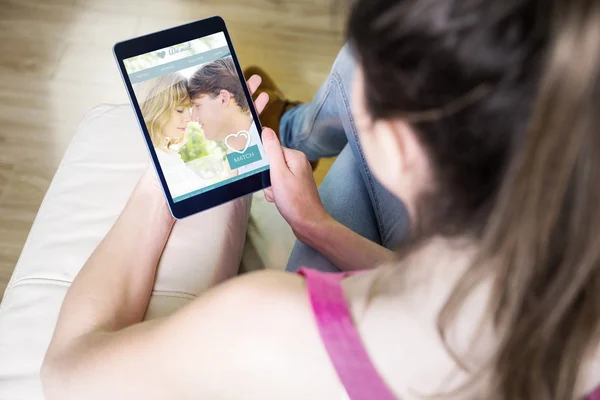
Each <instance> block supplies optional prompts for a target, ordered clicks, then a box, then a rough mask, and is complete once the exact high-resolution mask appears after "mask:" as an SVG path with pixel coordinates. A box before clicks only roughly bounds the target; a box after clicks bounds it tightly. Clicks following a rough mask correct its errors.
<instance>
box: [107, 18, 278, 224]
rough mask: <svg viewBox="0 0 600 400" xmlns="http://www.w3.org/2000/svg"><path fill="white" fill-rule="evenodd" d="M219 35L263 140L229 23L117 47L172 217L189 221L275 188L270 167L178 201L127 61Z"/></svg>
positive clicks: (204, 24)
mask: <svg viewBox="0 0 600 400" xmlns="http://www.w3.org/2000/svg"><path fill="white" fill-rule="evenodd" d="M219 32H223V34H224V35H225V38H226V40H227V45H228V46H229V49H230V50H231V56H232V58H233V61H234V63H235V67H236V70H237V73H238V76H239V77H240V78H241V79H240V80H241V81H242V87H243V88H244V93H245V95H246V98H247V99H248V104H249V105H250V111H251V113H252V118H253V119H254V123H255V124H256V128H257V129H258V133H259V136H260V137H261V140H262V126H261V124H260V120H259V119H258V114H257V113H256V110H255V108H254V102H253V101H252V97H251V96H250V92H249V90H248V86H247V84H246V82H245V80H244V79H243V78H244V74H243V72H242V69H241V67H240V63H239V61H238V58H237V55H236V53H235V49H234V47H233V44H232V43H231V38H230V36H229V32H228V30H227V27H226V25H225V21H224V20H223V19H222V18H221V17H219V16H214V17H210V18H206V19H202V20H199V21H195V22H192V23H189V24H185V25H181V26H177V27H174V28H170V29H166V30H163V31H159V32H155V33H151V34H148V35H145V36H140V37H137V38H133V39H130V40H126V41H123V42H119V43H117V44H115V46H114V48H113V52H114V55H115V59H116V61H117V64H118V66H119V71H120V73H121V77H122V78H123V83H124V84H125V87H126V89H127V93H128V95H129V99H130V102H131V105H132V107H133V109H134V111H135V113H136V116H137V120H138V124H139V125H140V128H141V129H142V132H143V134H144V139H145V141H146V145H147V147H148V151H149V152H150V156H151V157H152V164H153V165H154V168H155V169H156V173H157V174H158V177H159V179H160V183H161V186H162V188H163V191H164V193H165V197H166V199H167V202H168V203H169V209H170V210H171V214H172V215H173V217H175V218H177V219H181V218H185V217H187V216H189V215H192V214H196V213H198V212H200V211H204V210H207V209H209V208H212V207H216V206H218V205H220V204H223V203H227V202H229V201H231V200H234V199H236V198H238V197H242V196H245V195H248V194H251V193H254V192H256V191H259V190H262V189H265V188H267V187H269V186H271V179H270V168H269V169H267V170H265V171H262V172H259V173H257V174H254V175H251V176H248V177H246V178H243V179H240V180H239V181H235V182H231V183H228V184H226V185H224V186H220V187H218V188H215V189H212V190H210V191H208V192H204V193H200V194H198V195H196V196H193V197H190V198H189V199H185V200H181V201H178V202H174V201H173V197H172V196H171V192H170V190H169V187H168V186H167V182H166V180H165V176H164V174H163V171H162V168H161V166H160V163H159V162H158V158H157V155H156V151H155V150H154V146H153V145H152V140H151V138H150V134H149V132H148V129H147V127H146V124H145V123H144V117H143V115H142V112H141V110H140V107H139V105H138V102H137V99H136V97H135V92H134V91H133V86H132V84H131V81H130V79H129V75H128V73H127V70H126V69H125V64H124V62H123V60H126V59H128V58H131V57H135V56H139V55H142V54H146V53H149V52H152V51H156V50H160V49H163V48H165V47H170V46H174V45H178V44H181V43H185V42H187V41H190V40H194V39H199V38H202V37H205V36H209V35H212V34H214V33H219Z"/></svg>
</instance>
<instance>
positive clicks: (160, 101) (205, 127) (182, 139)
mask: <svg viewBox="0 0 600 400" xmlns="http://www.w3.org/2000/svg"><path fill="white" fill-rule="evenodd" d="M133 87H134V91H135V93H136V97H137V100H138V104H139V106H140V110H141V112H142V115H143V118H144V122H145V124H146V127H147V129H148V133H149V135H150V139H151V140H152V145H153V147H154V149H155V151H156V155H157V157H158V160H159V163H160V166H161V169H162V171H163V174H164V176H165V179H166V181H167V186H168V187H169V191H170V192H171V196H172V197H173V200H174V201H178V200H179V199H181V198H182V196H183V197H188V196H189V195H191V194H196V193H199V191H203V190H205V189H206V190H209V189H210V188H212V187H216V186H220V185H222V184H225V183H227V182H229V181H231V180H235V178H238V177H240V178H241V177H243V176H245V175H248V174H252V173H253V172H260V171H261V170H264V169H265V167H266V166H268V162H267V160H266V157H265V155H264V152H263V148H262V143H261V141H260V136H259V133H258V129H257V127H256V124H255V123H254V120H253V117H252V113H251V112H250V107H249V104H248V100H247V99H246V95H245V93H244V89H243V87H242V83H241V81H240V78H239V76H238V74H237V71H236V68H235V64H234V61H233V58H232V57H231V56H225V57H222V58H220V59H217V60H215V61H211V62H208V63H205V64H201V65H197V66H194V67H193V68H191V69H190V68H188V69H186V70H185V71H177V72H172V73H168V74H165V75H161V76H159V77H156V78H153V79H149V80H146V81H143V82H140V83H136V84H134V85H133ZM186 195H187V196H186Z"/></svg>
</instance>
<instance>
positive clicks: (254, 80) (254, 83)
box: [247, 75, 262, 95]
mask: <svg viewBox="0 0 600 400" xmlns="http://www.w3.org/2000/svg"><path fill="white" fill-rule="evenodd" d="M261 82H262V78H261V77H260V76H259V75H252V76H251V77H250V79H248V82H247V84H248V90H250V95H253V94H254V92H256V90H257V89H258V87H259V86H260V84H261Z"/></svg>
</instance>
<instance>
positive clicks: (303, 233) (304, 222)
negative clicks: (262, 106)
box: [262, 128, 331, 243]
mask: <svg viewBox="0 0 600 400" xmlns="http://www.w3.org/2000/svg"><path fill="white" fill-rule="evenodd" d="M262 138H263V143H264V148H265V152H266V153H267V158H268V159H269V163H270V164H271V185H272V186H271V187H270V188H268V189H265V197H266V199H267V200H268V201H270V202H271V203H273V202H274V203H275V205H276V206H277V209H278V210H279V212H280V213H281V215H282V216H283V218H285V220H286V221H287V222H288V224H290V226H291V227H292V230H293V231H294V234H295V235H296V237H297V238H298V240H300V241H301V242H304V243H306V242H307V239H308V237H310V235H311V232H312V230H313V229H314V228H315V227H317V226H318V225H319V224H322V223H324V222H325V221H327V220H328V219H330V218H331V216H330V215H329V214H327V211H325V208H324V207H323V203H322V202H321V199H320V198H319V192H318V191H317V184H316V183H315V178H314V177H313V171H312V167H311V165H310V163H309V162H308V160H307V159H306V156H305V155H304V153H301V152H299V151H296V150H291V149H287V148H283V147H281V144H280V143H279V139H278V138H277V135H275V132H273V130H272V129H269V128H265V129H264V130H263V135H262Z"/></svg>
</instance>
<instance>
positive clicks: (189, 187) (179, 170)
mask: <svg viewBox="0 0 600 400" xmlns="http://www.w3.org/2000/svg"><path fill="white" fill-rule="evenodd" d="M142 85H143V86H142V88H140V89H138V90H137V92H138V96H139V97H140V108H141V111H142V115H143V116H144V122H145V123H146V127H147V128H148V132H149V133H150V138H151V139H152V144H153V145H154V149H155V150H156V156H157V157H158V161H159V162H160V166H161V168H162V170H163V173H164V175H165V179H166V180H167V184H168V186H169V190H170V191H171V196H172V197H173V198H176V197H178V196H181V195H185V194H187V193H189V192H192V191H194V190H198V189H200V188H202V187H204V186H206V183H205V182H204V181H203V180H202V179H201V178H200V177H199V176H198V175H196V174H195V173H194V172H193V171H192V170H190V169H189V168H187V167H186V165H185V163H184V162H183V160H182V158H181V155H180V154H179V153H178V151H179V149H180V148H181V147H182V146H183V145H184V144H185V143H186V141H187V136H186V135H187V127H188V124H189V123H190V122H191V115H190V107H191V105H192V103H191V101H190V96H189V94H188V91H187V85H186V81H185V78H184V77H183V76H182V75H180V74H177V73H172V74H167V75H163V76H160V77H158V78H156V79H154V80H151V81H148V82H146V83H145V85H144V84H142Z"/></svg>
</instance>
